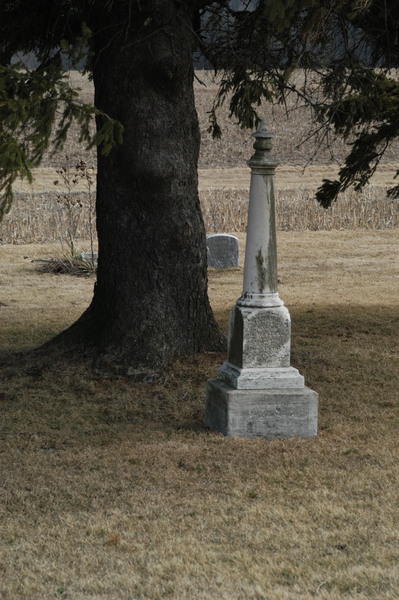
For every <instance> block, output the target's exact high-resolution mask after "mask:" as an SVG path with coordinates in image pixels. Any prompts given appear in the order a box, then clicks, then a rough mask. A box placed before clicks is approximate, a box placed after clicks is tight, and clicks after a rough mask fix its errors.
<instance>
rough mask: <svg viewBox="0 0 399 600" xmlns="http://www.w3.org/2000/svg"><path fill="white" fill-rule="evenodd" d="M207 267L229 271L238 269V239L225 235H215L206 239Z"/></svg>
mask: <svg viewBox="0 0 399 600" xmlns="http://www.w3.org/2000/svg"><path fill="white" fill-rule="evenodd" d="M206 247H207V252H208V267H214V268H216V269H229V268H232V267H238V257H239V250H238V239H237V238H236V237H235V236H234V235H228V234H227V233H216V234H214V235H208V237H207V238H206Z"/></svg>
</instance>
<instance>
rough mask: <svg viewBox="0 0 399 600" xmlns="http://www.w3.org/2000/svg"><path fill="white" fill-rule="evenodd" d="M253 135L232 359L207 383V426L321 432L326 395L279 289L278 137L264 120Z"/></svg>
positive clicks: (226, 430)
mask: <svg viewBox="0 0 399 600" xmlns="http://www.w3.org/2000/svg"><path fill="white" fill-rule="evenodd" d="M253 136H254V137H255V139H256V141H255V144H254V149H255V154H254V155H253V156H252V158H251V159H250V160H249V161H248V165H249V166H250V167H251V185H250V191H249V210H248V228H247V240H246V251H245V265H244V282H243V292H242V295H241V297H240V298H239V299H238V300H237V302H236V304H235V306H233V308H232V310H231V312H230V322H229V335H228V353H227V360H226V361H225V362H224V363H223V365H222V366H221V367H220V368H219V370H218V375H217V377H216V378H215V379H209V380H208V382H207V390H206V409H205V424H206V425H207V426H208V427H210V428H211V429H214V430H216V431H219V432H221V433H223V434H224V435H238V436H242V437H248V438H258V437H260V438H268V439H273V438H284V437H304V438H306V437H313V436H315V435H317V401H318V398H317V394H316V392H314V391H313V390H311V389H310V388H308V387H306V386H305V382H304V378H303V376H302V375H301V374H300V373H299V371H298V370H297V369H295V368H294V367H292V366H291V362H290V351H291V350H290V349H291V318H290V314H289V311H288V309H287V308H286V307H285V306H284V302H283V301H282V300H281V298H280V296H279V293H278V290H277V283H278V279H277V246H276V219H275V198H274V174H275V169H276V166H277V164H278V162H277V160H276V159H275V158H274V156H273V154H272V152H271V149H272V138H273V137H274V134H272V133H271V132H270V131H269V130H268V129H267V127H266V124H265V122H264V121H262V122H261V124H260V127H259V129H258V130H257V131H256V132H255V133H254V134H253Z"/></svg>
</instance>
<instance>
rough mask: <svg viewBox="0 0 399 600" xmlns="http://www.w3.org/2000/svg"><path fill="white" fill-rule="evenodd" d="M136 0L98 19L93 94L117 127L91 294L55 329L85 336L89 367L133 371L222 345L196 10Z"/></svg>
mask: <svg viewBox="0 0 399 600" xmlns="http://www.w3.org/2000/svg"><path fill="white" fill-rule="evenodd" d="M143 4H146V9H145V12H142V11H141V9H139V8H133V9H132V10H133V12H134V14H133V15H130V16H129V15H127V14H126V15H124V14H123V13H121V14H117V11H116V10H114V9H113V10H112V13H110V14H109V15H108V22H107V26H106V27H105V26H104V24H101V26H98V25H97V33H96V34H95V39H96V48H95V55H94V85H95V103H96V106H97V107H98V108H100V109H101V110H102V111H104V112H105V113H107V114H108V115H110V116H111V117H113V118H116V119H118V120H119V121H120V122H121V123H122V124H123V125H124V128H125V131H124V137H123V143H122V144H120V145H118V146H116V147H115V148H114V149H113V150H112V151H111V152H110V154H109V155H108V156H103V155H101V154H100V153H99V157H98V176H97V230H98V241H99V260H98V272H97V282H96V284H95V288H94V297H93V300H92V303H91V305H90V307H89V308H88V310H87V311H86V312H85V313H84V314H83V315H82V317H81V318H80V319H79V320H78V321H77V322H76V323H75V324H74V325H73V326H72V327H71V328H70V329H69V330H67V331H66V332H63V334H61V335H60V337H59V341H62V342H66V343H67V344H68V343H73V344H76V343H79V344H80V345H83V346H93V347H94V348H95V349H96V352H97V353H98V361H97V365H98V368H100V369H106V370H110V369H111V370H116V371H119V372H127V373H129V374H130V375H133V376H137V378H142V377H145V376H146V374H147V373H148V372H151V371H154V370H155V371H156V370H161V369H162V368H164V367H165V366H166V365H167V364H168V363H169V362H170V360H171V359H172V358H173V357H175V356H178V355H184V354H192V353H196V352H200V351H203V350H220V349H221V348H222V347H223V344H224V341H223V336H222V335H221V333H220V331H219V328H218V326H217V324H216V322H215V320H214V317H213V315H212V311H211V308H210V305H209V301H208V296H207V271H206V243H205V229H204V224H203V220H202V216H201V210H200V205H199V199H198V188H197V159H198V151H199V143H200V136H199V127H198V120H197V114H196V110H195V105H194V93H193V69H192V52H193V33H192V22H193V17H194V10H193V9H192V8H190V7H189V6H188V5H190V2H185V3H183V5H184V6H183V8H182V5H180V4H179V3H176V2H174V1H173V0H162V2H159V0H153V1H152V2H148V0H147V3H143ZM147 4H148V5H147ZM133 5H134V4H133ZM149 5H151V6H149ZM137 6H139V4H138V5H137ZM125 10H126V9H125ZM128 18H130V19H131V21H130V23H129V24H128V23H127V19H128ZM124 20H126V26H123V27H122V29H123V31H121V22H122V23H124V22H125V21H124ZM118 27H119V31H118Z"/></svg>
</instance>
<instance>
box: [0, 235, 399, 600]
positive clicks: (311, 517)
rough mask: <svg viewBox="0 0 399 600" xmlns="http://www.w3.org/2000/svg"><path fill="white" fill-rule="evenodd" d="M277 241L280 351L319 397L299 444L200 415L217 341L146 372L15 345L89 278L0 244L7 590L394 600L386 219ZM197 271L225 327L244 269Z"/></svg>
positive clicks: (391, 303)
mask: <svg viewBox="0 0 399 600" xmlns="http://www.w3.org/2000/svg"><path fill="white" fill-rule="evenodd" d="M238 236H239V239H240V244H241V261H240V262H241V264H242V260H243V254H242V252H243V243H244V237H245V236H244V234H238ZM278 249H279V279H280V285H279V290H280V295H281V297H282V299H283V300H284V301H285V303H286V305H287V306H288V308H289V310H290V312H291V317H292V321H293V333H292V341H293V358H292V364H293V365H294V366H295V367H297V368H298V369H299V370H300V372H301V373H303V374H304V376H305V380H306V383H307V385H309V386H310V387H311V388H312V389H314V390H316V391H317V392H318V393H319V396H320V407H319V435H318V437H317V438H313V439H308V440H303V439H302V440H299V439H291V440H276V441H267V440H246V439H238V438H224V437H222V436H221V435H219V434H217V433H214V432H210V431H207V430H206V429H204V427H203V425H202V422H203V413H204V384H205V380H206V379H207V378H208V377H212V376H214V374H215V371H216V368H217V367H218V366H219V365H220V364H221V362H222V360H223V358H224V357H223V355H221V354H201V355H197V356H194V357H189V358H181V359H180V360H178V361H176V362H175V363H174V365H173V366H172V369H171V371H170V372H168V373H167V374H165V377H164V379H162V380H161V381H159V382H157V383H155V384H145V383H132V382H130V381H129V380H128V379H125V378H122V377H120V378H113V379H104V378H102V377H97V376H96V375H95V374H94V373H93V371H92V369H91V365H90V364H87V363H86V362H85V361H84V360H80V359H76V360H74V358H73V357H71V360H70V361H68V362H66V361H65V360H61V359H58V358H57V356H53V357H52V358H51V359H47V360H46V361H44V362H43V360H42V359H41V357H40V356H39V355H36V354H34V353H33V354H32V353H30V352H28V353H27V352H26V351H30V350H31V349H33V348H35V347H37V346H38V345H40V344H41V343H43V342H44V341H46V340H47V339H49V338H50V337H51V336H53V335H54V334H55V333H57V332H58V331H59V330H61V329H62V328H64V327H66V326H67V325H68V324H69V323H71V322H72V321H73V320H74V319H76V318H77V317H78V316H79V314H80V313H81V312H82V310H83V309H84V308H85V307H86V306H87V304H88V303H89V301H90V296H91V292H92V286H93V282H94V277H91V278H75V277H71V276H68V275H53V274H49V273H47V274H41V273H38V270H37V265H36V264H35V263H32V262H31V260H32V259H34V258H37V257H41V256H43V255H46V253H48V252H49V246H48V245H47V246H43V245H3V246H1V247H0V262H1V265H2V272H1V298H0V301H1V307H0V319H1V331H2V335H1V341H0V357H1V368H0V369H1V370H0V377H1V381H2V384H1V389H0V406H1V421H0V431H1V447H0V453H1V461H0V469H1V475H0V480H1V482H2V483H1V505H0V510H1V539H0V545H1V552H0V556H1V558H0V597H1V598H4V599H7V600H14V599H15V600H16V599H18V600H20V599H21V598H29V599H30V600H36V599H40V600H42V599H43V598H53V597H54V598H56V597H61V598H69V599H71V600H78V599H86V598H96V599H100V598H101V599H104V600H105V599H107V600H108V599H111V598H112V599H113V598H115V599H118V600H123V599H126V600H127V599H129V600H132V599H136V598H137V599H140V600H147V599H148V600H150V599H151V600H158V599H160V598H172V599H183V598H184V599H185V598H193V599H194V598H198V599H202V598H203V599H213V598H215V599H220V598H226V599H229V600H231V599H233V600H234V599H243V598H245V599H263V598H264V599H267V600H268V599H273V600H280V599H294V598H301V599H308V598H309V599H310V598H331V599H334V600H336V599H337V598H358V599H370V598H373V599H378V600H380V599H381V598H390V599H392V598H395V597H397V590H398V588H399V567H398V547H399V531H398V527H397V523H398V522H399V502H398V484H399V445H398V423H399V404H398V400H399V398H398V390H399V377H398V373H399V360H398V356H399V354H398V327H399V306H398V302H397V277H398V270H399V269H398V259H397V257H398V252H399V243H398V235H397V230H384V231H365V230H362V231H361V230H359V231H332V232H325V231H324V232H306V233H303V232H280V233H279V236H278ZM209 277H210V295H211V300H212V305H213V307H214V310H215V312H216V315H217V317H218V319H219V321H220V323H221V324H222V327H223V328H224V329H225V330H226V327H227V316H228V310H229V307H230V306H231V305H233V304H234V302H235V300H236V299H237V297H238V296H239V295H240V292H241V285H242V267H239V268H237V269H230V270H216V269H210V271H209Z"/></svg>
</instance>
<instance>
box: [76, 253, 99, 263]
mask: <svg viewBox="0 0 399 600" xmlns="http://www.w3.org/2000/svg"><path fill="white" fill-rule="evenodd" d="M80 258H81V259H82V260H84V261H86V262H89V263H92V264H94V265H96V264H97V261H98V252H93V253H92V252H81V253H80Z"/></svg>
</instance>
